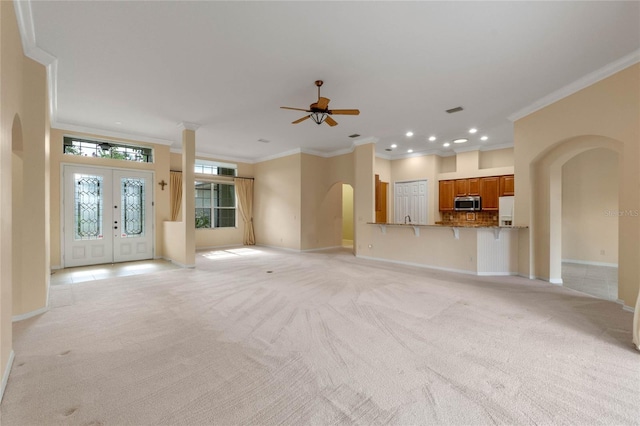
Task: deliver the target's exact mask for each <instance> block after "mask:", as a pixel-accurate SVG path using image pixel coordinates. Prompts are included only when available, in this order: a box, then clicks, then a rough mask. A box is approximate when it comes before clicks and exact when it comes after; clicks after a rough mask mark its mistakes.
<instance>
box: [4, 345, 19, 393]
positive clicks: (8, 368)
mask: <svg viewBox="0 0 640 426" xmlns="http://www.w3.org/2000/svg"><path fill="white" fill-rule="evenodd" d="M15 357H16V354H15V352H13V349H11V353H10V354H9V359H8V360H7V365H6V367H5V369H4V374H3V375H2V386H1V387H0V402H2V397H4V390H5V389H6V388H7V383H8V382H9V373H11V367H13V360H14V359H15Z"/></svg>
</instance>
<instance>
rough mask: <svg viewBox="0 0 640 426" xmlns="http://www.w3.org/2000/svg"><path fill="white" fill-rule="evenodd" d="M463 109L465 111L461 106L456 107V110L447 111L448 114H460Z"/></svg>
mask: <svg viewBox="0 0 640 426" xmlns="http://www.w3.org/2000/svg"><path fill="white" fill-rule="evenodd" d="M463 109H464V108H462V107H461V106H459V107H455V108H451V109H448V110H447V112H448V113H449V114H453V113H454V112H460V111H462V110H463Z"/></svg>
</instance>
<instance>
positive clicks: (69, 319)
mask: <svg viewBox="0 0 640 426" xmlns="http://www.w3.org/2000/svg"><path fill="white" fill-rule="evenodd" d="M197 266H198V267H197V269H195V270H175V271H168V272H161V273H156V274H150V275H144V276H132V277H122V278H117V279H109V280H102V281H95V282H88V283H80V284H72V285H60V286H54V287H52V288H51V304H52V309H51V310H50V311H49V312H47V313H45V314H43V315H41V316H39V317H37V318H33V319H30V320H26V321H22V322H20V323H17V324H15V325H14V333H15V334H14V339H15V343H14V347H15V352H16V358H15V362H14V365H13V370H12V373H11V376H10V379H9V383H8V386H7V390H6V394H5V397H4V401H3V403H2V406H1V415H2V417H1V420H2V425H5V426H9V425H49V424H64V425H99V424H104V425H205V424H217V425H231V424H243V425H246V424H260V425H271V424H291V425H303V424H313V425H325V424H352V423H355V424H364V425H370V424H402V425H405V424H453V425H461V424H578V425H592V424H616V425H620V424H639V423H640V353H638V352H637V351H635V350H633V349H632V346H631V324H632V314H631V313H629V312H624V311H623V310H622V309H621V308H620V306H619V305H616V304H615V303H612V302H607V301H602V300H598V299H595V298H592V297H590V296H586V295H583V294H581V293H578V292H575V291H573V290H569V289H563V288H561V287H557V286H552V285H550V284H547V283H544V282H540V281H530V280H526V279H522V278H515V277H505V278H495V277H494V278H480V277H473V276H465V275H458V274H453V273H445V272H438V271H432V270H427V269H418V268H410V267H402V266H396V265H392V264H387V263H376V262H372V261H363V260H358V259H356V258H354V257H353V256H352V255H350V254H349V253H348V252H346V251H333V252H325V253H303V254H297V253H290V252H282V251H277V250H272V249H264V248H255V249H239V250H228V251H219V252H212V253H209V254H207V253H201V254H199V256H198V259H197Z"/></svg>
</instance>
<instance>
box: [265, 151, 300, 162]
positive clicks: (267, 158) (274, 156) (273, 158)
mask: <svg viewBox="0 0 640 426" xmlns="http://www.w3.org/2000/svg"><path fill="white" fill-rule="evenodd" d="M300 153H302V150H301V149H300V148H296V149H291V150H289V151H283V152H280V153H278V154H273V155H267V156H266V157H261V158H258V159H256V160H254V161H255V162H256V163H262V162H264V161H271V160H276V159H278V158H282V157H288V156H290V155H295V154H300Z"/></svg>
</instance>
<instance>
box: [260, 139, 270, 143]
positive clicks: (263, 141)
mask: <svg viewBox="0 0 640 426" xmlns="http://www.w3.org/2000/svg"><path fill="white" fill-rule="evenodd" d="M258 142H261V143H269V142H271V141H269V140H266V139H262V138H260V139H258Z"/></svg>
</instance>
